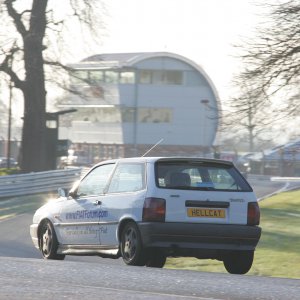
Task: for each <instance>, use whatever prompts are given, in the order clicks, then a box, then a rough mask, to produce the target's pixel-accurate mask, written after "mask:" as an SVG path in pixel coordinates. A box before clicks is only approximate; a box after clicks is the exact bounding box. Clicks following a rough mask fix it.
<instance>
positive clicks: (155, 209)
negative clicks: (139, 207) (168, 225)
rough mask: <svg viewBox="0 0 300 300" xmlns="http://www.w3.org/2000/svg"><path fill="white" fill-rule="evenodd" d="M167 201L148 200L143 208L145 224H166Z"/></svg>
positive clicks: (160, 199)
mask: <svg viewBox="0 0 300 300" xmlns="http://www.w3.org/2000/svg"><path fill="white" fill-rule="evenodd" d="M165 217H166V200H165V199H162V198H146V199H145V202H144V207H143V221H144V222H165Z"/></svg>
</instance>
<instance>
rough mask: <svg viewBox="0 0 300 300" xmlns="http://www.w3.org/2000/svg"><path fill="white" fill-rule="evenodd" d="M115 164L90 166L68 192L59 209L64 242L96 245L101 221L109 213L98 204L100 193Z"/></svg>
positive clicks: (60, 235) (61, 238)
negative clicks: (68, 194) (76, 184)
mask: <svg viewBox="0 0 300 300" xmlns="http://www.w3.org/2000/svg"><path fill="white" fill-rule="evenodd" d="M113 168H114V164H105V165H100V166H98V167H95V168H94V169H92V170H91V171H90V172H89V173H88V174H87V175H86V176H85V177H84V178H83V179H82V180H81V181H80V183H79V184H78V186H77V187H76V188H75V189H74V190H73V191H72V192H71V196H69V197H68V198H67V199H66V200H65V203H64V205H63V206H62V209H61V213H60V221H61V222H60V224H59V226H57V229H58V230H57V232H58V235H59V240H60V241H61V242H62V243H63V244H67V245H99V244H100V240H101V230H102V229H101V223H102V222H103V221H104V220H106V218H107V217H108V212H107V210H105V209H103V208H102V206H101V199H102V198H101V195H102V194H103V190H104V188H105V186H106V185H107V183H108V180H109V177H110V174H111V172H112V170H113Z"/></svg>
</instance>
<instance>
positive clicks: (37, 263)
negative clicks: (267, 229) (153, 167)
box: [0, 179, 300, 300]
mask: <svg viewBox="0 0 300 300" xmlns="http://www.w3.org/2000/svg"><path fill="white" fill-rule="evenodd" d="M249 181H250V182H251V181H252V182H251V184H252V185H253V187H254V190H255V193H256V195H257V196H258V197H259V198H263V197H264V196H266V195H269V194H272V193H274V192H276V191H278V190H280V189H282V188H286V187H287V186H286V184H284V183H278V182H277V183H269V182H268V183H266V182H264V181H262V180H255V179H254V181H253V180H252V179H249ZM32 215H33V213H26V214H22V215H19V216H17V217H14V218H10V219H5V220H3V221H1V222H0V299H1V300H2V299H74V300H76V299H80V300H82V299H210V300H212V299H232V300H243V299H251V300H252V299H283V300H284V299H291V300H293V299H295V300H296V299H297V300H298V299H300V296H299V295H300V280H291V279H281V278H267V277H255V276H247V275H244V276H239V275H230V274H219V273H204V272H194V271H184V270H168V269H154V268H146V267H129V266H126V265H124V264H123V262H122V260H121V259H117V260H112V259H101V258H98V257H78V256H67V258H66V260H64V261H46V260H43V259H41V254H40V253H39V251H38V250H36V249H35V248H34V247H33V244H32V242H31V239H30V234H29V225H30V224H31V221H32Z"/></svg>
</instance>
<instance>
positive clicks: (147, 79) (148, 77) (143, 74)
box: [139, 70, 152, 84]
mask: <svg viewBox="0 0 300 300" xmlns="http://www.w3.org/2000/svg"><path fill="white" fill-rule="evenodd" d="M151 82H152V71H151V70H140V78H139V83H142V84H150V83H151Z"/></svg>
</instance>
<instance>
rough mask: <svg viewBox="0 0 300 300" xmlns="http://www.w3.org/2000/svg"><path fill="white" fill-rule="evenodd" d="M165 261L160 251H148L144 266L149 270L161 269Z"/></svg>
mask: <svg viewBox="0 0 300 300" xmlns="http://www.w3.org/2000/svg"><path fill="white" fill-rule="evenodd" d="M166 260H167V258H166V256H165V255H164V254H163V253H162V252H161V251H159V250H153V251H151V252H150V251H149V253H148V257H147V262H146V266H147V267H151V268H162V267H163V266H164V265H165V263H166Z"/></svg>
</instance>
